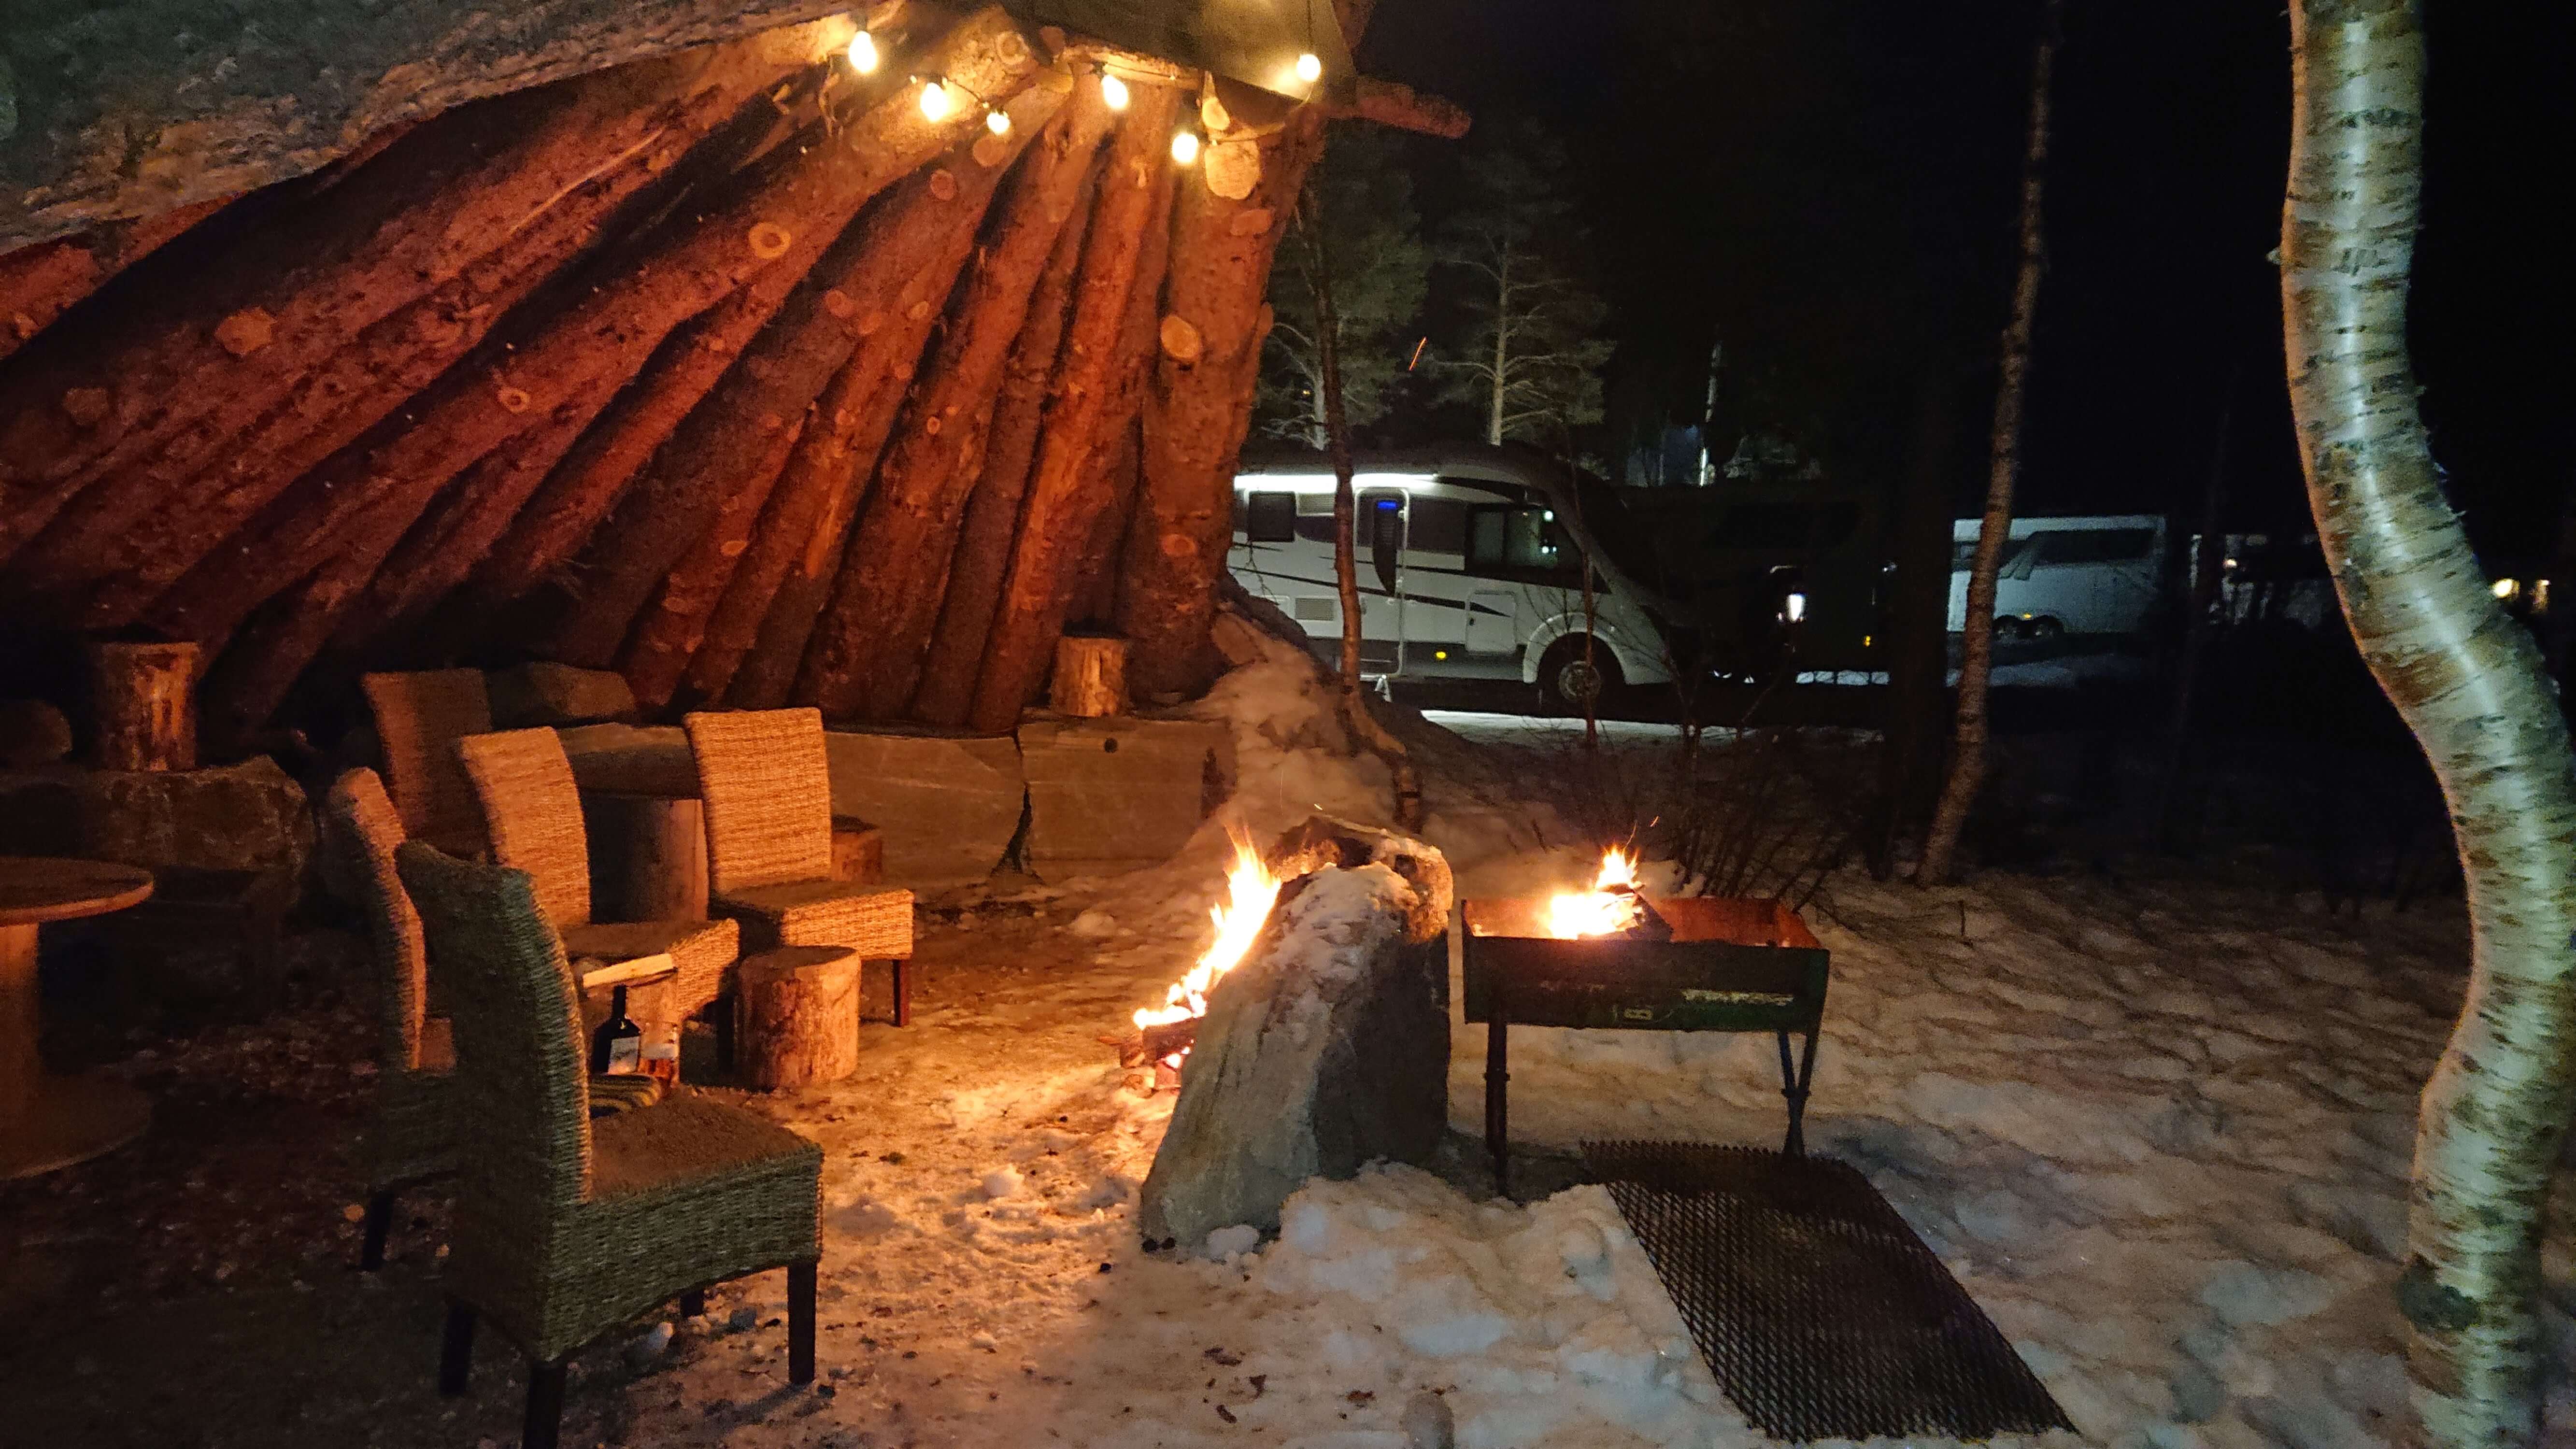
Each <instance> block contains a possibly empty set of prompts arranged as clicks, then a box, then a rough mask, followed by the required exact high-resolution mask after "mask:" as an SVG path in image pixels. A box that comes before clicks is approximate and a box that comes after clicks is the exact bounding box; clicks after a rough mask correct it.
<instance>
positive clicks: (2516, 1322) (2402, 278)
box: [2280, 0, 2576, 1446]
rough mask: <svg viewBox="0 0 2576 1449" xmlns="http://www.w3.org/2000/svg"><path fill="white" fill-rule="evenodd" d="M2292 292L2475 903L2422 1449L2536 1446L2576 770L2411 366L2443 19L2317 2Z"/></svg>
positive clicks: (2328, 476) (2430, 1188)
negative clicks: (2435, 25) (2410, 280)
mask: <svg viewBox="0 0 2576 1449" xmlns="http://www.w3.org/2000/svg"><path fill="white" fill-rule="evenodd" d="M2290 16H2291V39H2292V47H2291V48H2292V74H2293V84H2294V98H2293V102H2292V108H2293V123H2292V129H2291V150H2290V176H2289V195H2288V200H2287V204H2286V205H2285V206H2284V208H2283V211H2282V219H2281V252H2280V259H2281V295H2282V302H2283V310H2284V315H2285V317H2286V318H2287V327H2288V356H2289V372H2290V399H2291V405H2292V410H2293V412H2294V414H2295V415H2296V418H2297V422H2298V430H2299V443H2300V452H2301V459H2302V462H2303V463H2304V465H2305V468H2306V472H2307V482H2308V502H2309V506H2310V508H2311V510H2312V511H2313V512H2314V514H2315V516H2316V521H2317V531H2318V534H2319V536H2320V538H2321V539H2322V540H2323V542H2324V545H2325V552H2326V558H2327V562H2328V564H2329V565H2330V566H2331V568H2332V570H2333V574H2334V579H2335V588H2336V592H2337V593H2338V594H2339V595H2340V596H2341V598H2342V601H2343V609H2344V617H2345V618H2346V619H2347V620H2348V621H2349V622H2350V623H2351V625H2352V632H2353V637H2354V638H2355V639H2356V640H2357V641H2358V642H2359V644H2360V646H2361V651H2362V655H2363V657H2364V658H2365V659H2367V660H2368V661H2369V664H2370V668H2371V672H2372V674H2373V675H2375V676H2376V677H2377V678H2378V680H2379V683H2380V686H2381V687H2382V688H2383V689H2385V690H2386V691H2387V692H2388V696H2389V698H2390V699H2391V700H2392V701H2394V702H2395V704H2396V705H2397V708H2398V711H2399V713H2401V714H2402V715H2404V717H2405V719H2406V723H2407V725H2408V727H2410V728H2411V729H2413V730H2414V732H2415V737H2416V739H2417V741H2418V742H2419V743H2420V744H2421V745H2422V746H2423V749H2424V754H2425V757H2426V758H2427V759H2428V760H2429V761H2430V762H2431V763H2432V766H2433V771H2434V773H2435V775H2437V776H2438V777H2439V778H2440V780H2441V784H2442V793H2443V797H2444V799H2445V800H2446V801H2447V802H2448V804H2449V808H2450V814H2451V824H2452V829H2453V831H2454V832H2455V833H2456V835H2457V838H2458V843H2459V851H2460V864H2461V869H2462V872H2463V874H2464V875H2465V877H2466V880H2467V885H2468V904H2469V922H2470V930H2471V933H2472V939H2473V942H2474V945H2473V957H2472V964H2471V970H2470V978H2469V987H2468V999H2467V1001H2466V1003H2465V1004H2464V1005H2463V1007H2462V1008H2461V1012H2460V1019H2459V1023H2458V1025H2457V1026H2456V1027H2455V1028H2454V1029H2453V1031H2452V1035H2451V1040H2450V1044H2449V1047H2448V1049H2447V1050H2445V1051H2444V1053H2443V1055H2442V1059H2441V1062H2440V1063H2439V1065H2437V1066H2436V1068H2435V1069H2434V1072H2433V1078H2432V1080H2431V1081H2430V1082H2429V1083H2427V1084H2426V1086H2425V1088H2424V1096H2423V1102H2422V1115H2421V1117H2420V1119H2419V1123H2418V1127H2417V1131H2416V1142H2415V1184H2414V1192H2413V1200H2412V1203H2411V1213H2410V1222H2409V1231H2408V1257H2407V1263H2406V1267H2405V1270H2404V1272H2403V1274H2402V1275H2401V1276H2400V1278H2399V1281H2398V1289H2397V1292H2398V1301H2399V1305H2400V1307H2401V1308H2403V1309H2404V1311H2405V1314H2406V1317H2407V1319H2408V1321H2409V1322H2410V1323H2411V1324H2413V1326H2414V1329H2415V1338H2414V1344H2413V1348H2412V1351H2411V1353H2410V1355H2409V1358H2410V1365H2409V1367H2410V1371H2411V1373H2412V1376H2413V1378H2414V1383H2415V1402H2416V1406H2417V1408H2418V1410H2419V1411H2420V1412H2421V1414H2422V1417H2423V1424H2424V1439H2425V1442H2427V1443H2429V1444H2434V1445H2444V1446H2469V1445H2477V1446H2489V1445H2518V1444H2528V1443H2531V1442H2532V1441H2533V1440H2534V1439H2535V1438H2536V1436H2537V1434H2538V1430H2539V1407H2540V1401H2539V1382H2538V1380H2539V1354H2540V1351H2541V1335H2540V1325H2539V1319H2538V1316H2537V1313H2536V1310H2535V1306H2534V1296H2535V1294H2536V1292H2537V1290H2538V1289H2539V1286H2540V1230H2541V1209H2542V1205H2543V1199H2544V1198H2545V1196H2546V1194H2547V1191H2548V1186H2549V1172H2550V1168H2551V1166H2552V1164H2553V1163H2554V1162H2555V1161H2556V1159H2557V1156H2558V1147H2559V1140H2560V1138H2561V1136H2562V1134H2563V1133H2564V1130H2565V1127H2566V1122H2567V1116H2568V1112H2569V1109H2570V1106H2571V1104H2576V1094H2571V1091H2570V1083H2571V1076H2572V1075H2576V1072H2571V1066H2576V1063H2571V1055H2570V1053H2571V1049H2576V1019H2572V1018H2576V996H2571V985H2572V984H2576V983H2571V975H2570V973H2571V968H2576V847H2571V840H2576V756H2571V754H2570V752H2569V748H2568V739H2567V729H2566V726H2565V724H2564V723H2563V722H2562V720H2561V717H2560V715H2559V712H2558V706H2557V703H2556V701H2555V699H2554V698H2553V697H2552V694H2551V690H2550V687H2549V681H2548V678H2547V677H2546V675H2545V674H2544V673H2543V670H2542V665H2541V657H2540V651H2539V648H2538V646H2537V645H2536V644H2534V642H2533V641H2532V639H2531V636H2530V635H2529V633H2528V632H2526V631H2525V630H2524V629H2523V627H2522V626H2521V625H2520V624H2518V623H2516V622H2514V621H2513V620H2512V619H2511V618H2510V617H2508V616H2507V615H2506V614H2505V612H2504V610H2503V609H2502V607H2500V606H2499V605H2498V603H2497V601H2496V600H2495V598H2494V596H2493V595H2492V594H2490V593H2489V592H2488V591H2487V583H2486V578H2485V575H2484V573H2483V572H2482V571H2481V570H2480V569H2479V567H2478V563H2477V559H2476V557H2475V555H2474V554H2472V553H2471V552H2470V548H2469V541H2468V538H2467V536H2466V534H2465V533H2464V532H2463V531H2462V529H2461V527H2460V524H2459V520H2458V518H2457V517H2456V516H2455V515H2454V514H2453V513H2452V511H2451V508H2450V505H2449V503H2448V502H2447V501H2446V500H2445V499H2444V497H2443V494H2442V487H2441V481H2440V476H2439V474H2438V473H2436V471H2435V469H2434V466H2433V458H2432V453H2431V450H2430V447H2429V445H2428V443H2427V441H2426V436H2425V432H2424V425H2423V420H2422V418H2421V416H2420V414H2419V413H2418V411H2417V408H2416V402H2415V398H2416V385H2415V377H2414V371H2413V368H2412V366H2411V364H2410V362H2409V360H2408V357H2407V352H2406V293H2407V271H2408V266H2409V263H2410V261H2411V258H2412V253H2413V250H2414V240H2415V228H2416V218H2417V209H2418V200H2419V194H2420V180H2421V176H2420V167H2421V159H2422V156H2421V151H2422V135H2423V100H2424V88H2423V81H2424V37H2423V30H2422V16H2421V14H2420V13H2419V12H2418V10H2417V8H2416V6H2415V5H2414V4H2412V3H2410V0H2301V3H2298V4H2294V5H2293V6H2292V7H2291V10H2290Z"/></svg>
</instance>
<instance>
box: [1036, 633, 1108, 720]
mask: <svg viewBox="0 0 2576 1449" xmlns="http://www.w3.org/2000/svg"><path fill="white" fill-rule="evenodd" d="M1047 703H1048V704H1049V705H1050V706H1052V707H1053V708H1054V710H1055V712H1056V713H1057V714H1060V715H1064V716H1066V717H1068V718H1071V719H1101V718H1104V717H1106V716H1109V715H1118V714H1125V713H1126V712H1127V641H1126V640H1124V639H1118V638H1111V637H1105V636H1096V635H1094V636H1086V635H1077V634H1068V635H1066V636H1065V637H1064V638H1062V639H1059V640H1057V641H1056V645H1055V676H1054V679H1053V681H1052V682H1051V683H1050V684H1049V685H1048V686H1047Z"/></svg>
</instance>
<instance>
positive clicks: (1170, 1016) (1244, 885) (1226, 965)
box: [1118, 837, 1280, 1095]
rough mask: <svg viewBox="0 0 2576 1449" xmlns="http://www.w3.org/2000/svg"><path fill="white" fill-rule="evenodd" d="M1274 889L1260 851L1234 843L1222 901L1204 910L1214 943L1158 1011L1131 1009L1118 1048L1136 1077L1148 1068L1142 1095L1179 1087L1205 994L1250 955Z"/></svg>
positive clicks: (1141, 1084)
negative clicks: (1128, 1030)
mask: <svg viewBox="0 0 2576 1449" xmlns="http://www.w3.org/2000/svg"><path fill="white" fill-rule="evenodd" d="M1279 884H1280V882H1279V877H1278V876H1276V875H1274V874H1272V873H1271V870H1270V865H1269V863H1268V862H1267V861H1265V860H1263V859H1262V856H1261V851H1260V849H1259V848H1258V847H1256V846H1254V845H1253V844H1252V842H1251V841H1249V840H1246V839H1243V838H1241V837H1237V838H1236V840H1235V842H1234V868H1233V869H1231V870H1229V871H1227V872H1226V877H1225V887H1226V898H1225V900H1223V901H1221V902H1219V903H1218V904H1216V905H1213V906H1210V907H1208V918H1209V920H1210V921H1212V922H1213V923H1214V924H1215V926H1216V939H1215V940H1214V941H1212V942H1210V943H1209V944H1208V948H1207V949H1206V950H1205V951H1203V952H1201V953H1199V959H1198V964H1197V965H1195V966H1192V967H1191V968H1190V969H1189V972H1188V973H1187V974H1186V975H1184V976H1182V977H1181V979H1180V980H1178V981H1175V982H1173V983H1172V984H1171V985H1170V986H1169V987H1168V988H1166V989H1165V991H1164V993H1163V1004H1162V1005H1160V1006H1140V1007H1138V1008H1136V1015H1135V1022H1136V1030H1135V1031H1134V1032H1133V1033H1132V1034H1130V1035H1129V1036H1127V1037H1124V1038H1122V1039H1120V1041H1119V1042H1118V1046H1119V1048H1120V1059H1121V1060H1122V1061H1123V1062H1124V1063H1125V1064H1126V1065H1127V1066H1128V1067H1130V1068H1134V1069H1138V1070H1139V1071H1140V1072H1141V1071H1142V1069H1144V1068H1146V1067H1148V1066H1150V1067H1151V1068H1152V1070H1153V1076H1152V1079H1151V1080H1150V1082H1147V1081H1137V1082H1136V1083H1135V1085H1137V1086H1139V1087H1140V1088H1142V1089H1143V1090H1144V1091H1145V1092H1146V1093H1147V1094H1149V1095H1150V1094H1151V1093H1152V1092H1154V1091H1156V1090H1159V1089H1161V1088H1164V1087H1175V1086H1178V1085H1179V1084H1180V1070H1181V1062H1182V1061H1183V1060H1184V1059H1186V1058H1187V1057H1188V1056H1189V1054H1190V1045H1191V1043H1192V1041H1194V1040H1195V1039H1196V1037H1197V1033H1198V1023H1199V1019H1200V1018H1201V1017H1204V1016H1206V1015H1207V997H1208V992H1210V991H1212V990H1214V989H1215V987H1216V983H1217V982H1218V981H1219V980H1220V979H1222V978H1223V977H1224V976H1225V974H1226V973H1227V972H1229V971H1232V970H1233V969H1234V968H1235V967H1236V966H1237V965H1239V964H1240V963H1241V962H1242V960H1243V957H1244V953H1245V952H1247V951H1249V950H1251V949H1252V942H1253V939H1254V938H1255V937H1257V936H1259V935H1260V934H1261V925H1262V922H1264V921H1266V920H1268V919H1269V918H1270V908H1271V906H1272V905H1274V904H1276V903H1277V902H1278V900H1279Z"/></svg>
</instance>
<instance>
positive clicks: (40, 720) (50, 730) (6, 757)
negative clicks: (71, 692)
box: [0, 699, 72, 770]
mask: <svg viewBox="0 0 2576 1449" xmlns="http://www.w3.org/2000/svg"><path fill="white" fill-rule="evenodd" d="M71 752H72V725H71V721H70V720H67V719H65V718H63V712H62V711H61V710H59V709H56V708H54V707H53V706H52V705H50V704H47V703H45V702H44V701H43V700H41V699H0V770H24V769H30V768H32V767H34V766H37V765H51V764H57V763H59V762H61V761H62V760H64V759H66V758H68V757H69V756H70V755H71Z"/></svg>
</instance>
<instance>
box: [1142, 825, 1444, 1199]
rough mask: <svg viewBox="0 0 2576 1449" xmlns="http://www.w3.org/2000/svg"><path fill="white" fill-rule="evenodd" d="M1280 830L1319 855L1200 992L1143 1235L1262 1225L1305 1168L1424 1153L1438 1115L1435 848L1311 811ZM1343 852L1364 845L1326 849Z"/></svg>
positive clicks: (1439, 947) (1149, 1180)
mask: <svg viewBox="0 0 2576 1449" xmlns="http://www.w3.org/2000/svg"><path fill="white" fill-rule="evenodd" d="M1282 843H1283V844H1292V845H1294V846H1295V847H1296V848H1295V849H1294V850H1293V851H1292V853H1291V859H1292V861H1309V860H1311V861H1320V862H1324V863H1322V864H1320V865H1318V867H1317V868H1316V869H1314V870H1312V871H1311V872H1309V873H1307V874H1305V875H1301V876H1299V877H1297V878H1296V879H1294V880H1292V881H1290V882H1289V883H1288V884H1287V885H1286V886H1285V887H1283V888H1281V889H1280V890H1279V893H1278V897H1277V904H1276V906H1275V908H1274V909H1272V910H1270V911H1269V912H1267V914H1266V916H1265V917H1264V918H1262V919H1261V920H1260V921H1259V922H1257V923H1256V924H1255V926H1254V928H1253V930H1252V931H1251V932H1250V933H1249V937H1250V939H1249V942H1248V949H1246V950H1245V951H1244V953H1243V956H1242V964H1241V965H1240V966H1239V967H1237V968H1235V969H1233V970H1231V971H1227V972H1223V973H1220V974H1219V976H1218V978H1217V979H1215V980H1213V981H1212V982H1211V983H1210V984H1209V985H1208V986H1207V988H1206V990H1205V993H1204V999H1205V1003H1206V1015H1205V1017H1204V1018H1203V1019H1201V1020H1200V1021H1199V1022H1198V1023H1197V1025H1198V1030H1197V1032H1196V1034H1195V1036H1194V1038H1193V1041H1192V1045H1191V1048H1190V1052H1189V1056H1188V1061H1187V1066H1186V1068H1185V1069H1183V1070H1182V1072H1181V1097H1180V1101H1179V1102H1178V1103H1177V1104H1176V1105H1175V1106H1174V1107H1173V1110H1172V1122H1171V1127H1170V1129H1169V1131H1168V1132H1167V1133H1166V1134H1165V1135H1164V1138H1163V1142H1162V1145H1161V1147H1160V1148H1159V1149H1157V1150H1156V1152H1155V1154H1154V1166H1153V1170H1152V1172H1151V1173H1150V1174H1149V1175H1148V1176H1147V1177H1146V1180H1145V1187H1144V1192H1143V1195H1142V1198H1141V1201H1140V1203H1139V1208H1138V1222H1139V1226H1140V1228H1141V1230H1142V1232H1143V1234H1144V1237H1145V1239H1146V1241H1147V1242H1149V1243H1152V1242H1157V1241H1164V1242H1170V1241H1178V1242H1182V1243H1189V1244H1193V1245H1195V1244H1197V1243H1199V1242H1202V1241H1204V1240H1205V1239H1206V1236H1207V1234H1208V1233H1209V1232H1211V1231H1213V1230H1215V1229H1217V1228H1221V1227H1228V1226H1231V1225H1233V1224H1237V1223H1250V1224H1252V1225H1254V1226H1256V1227H1260V1228H1263V1229H1265V1230H1267V1229H1272V1228H1276V1227H1277V1226H1278V1223H1279V1208H1280V1205H1281V1204H1282V1203H1284V1202H1285V1201H1286V1200H1287V1198H1288V1195H1289V1194H1290V1193H1293V1192H1295V1191H1296V1190H1297V1189H1298V1188H1299V1187H1301V1186H1303V1185H1304V1184H1305V1182H1306V1181H1307V1179H1309V1178H1312V1177H1318V1176H1321V1177H1349V1176H1351V1175H1353V1174H1355V1173H1357V1172H1358V1171H1359V1169H1360V1168H1361V1167H1363V1166H1365V1165H1366V1164H1367V1163H1369V1162H1372V1161H1377V1160H1381V1159H1391V1160H1394V1161H1400V1162H1425V1161H1428V1160H1429V1159H1430V1156H1431V1154H1432V1153H1433V1152H1434V1151H1435V1150H1436V1149H1437V1147H1438V1145H1439V1141H1440V1135H1441V1132H1442V1130H1443V1129H1444V1127H1445V1125H1446V1123H1447V1118H1448V1072H1449V1013H1448V1005H1447V983H1448V953H1447V950H1446V947H1445V944H1444V943H1445V939H1446V934H1447V928H1448V917H1447V912H1446V910H1445V908H1444V909H1441V910H1439V911H1438V912H1437V913H1436V914H1435V912H1434V910H1433V906H1434V904H1435V901H1434V899H1433V898H1434V897H1435V896H1436V897H1437V898H1438V903H1439V904H1441V905H1442V906H1444V907H1445V903H1446V898H1447V895H1448V892H1449V869H1448V864H1447V862H1446V861H1445V860H1443V859H1442V858H1441V857H1440V854H1439V852H1438V851H1436V850H1433V849H1432V848H1431V847H1430V846H1428V845H1424V844H1422V843H1421V842H1419V841H1412V840H1407V839H1404V838H1402V837H1396V836H1389V835H1386V834H1384V833H1383V832H1376V831H1367V830H1365V829H1364V828H1359V827H1351V826H1347V825H1346V824H1344V823H1343V822H1339V821H1331V820H1325V819H1321V818H1319V819H1317V820H1313V821H1309V822H1308V823H1307V825H1306V826H1303V827H1300V829H1299V830H1298V831H1295V832H1291V837H1290V839H1288V840H1283V842H1282ZM1354 857H1369V858H1368V859H1367V860H1366V861H1365V863H1361V864H1356V865H1344V864H1341V862H1342V861H1343V860H1346V859H1352V858H1354ZM1408 871H1409V872H1410V875H1409V876H1408V874H1407V873H1406V872H1408ZM1265 874H1266V872H1265ZM1415 880H1420V881H1421V882H1422V883H1423V885H1422V888H1421V889H1417V888H1416V886H1415V885H1414V884H1413V882H1414V881H1415ZM1226 926H1227V934H1230V935H1231V934H1237V933H1240V931H1241V928H1240V926H1239V925H1238V923H1236V922H1235V921H1232V920H1229V921H1227V922H1226ZM1146 1026H1147V1024H1146V1023H1145V1022H1143V1021H1141V1020H1140V1022H1139V1027H1140V1031H1139V1049H1140V1050H1141V1049H1143V1047H1144V1042H1143V1040H1142V1037H1143V1030H1144V1029H1145V1028H1146ZM1154 1060H1157V1061H1161V1060H1167V1058H1156V1059H1154Z"/></svg>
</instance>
